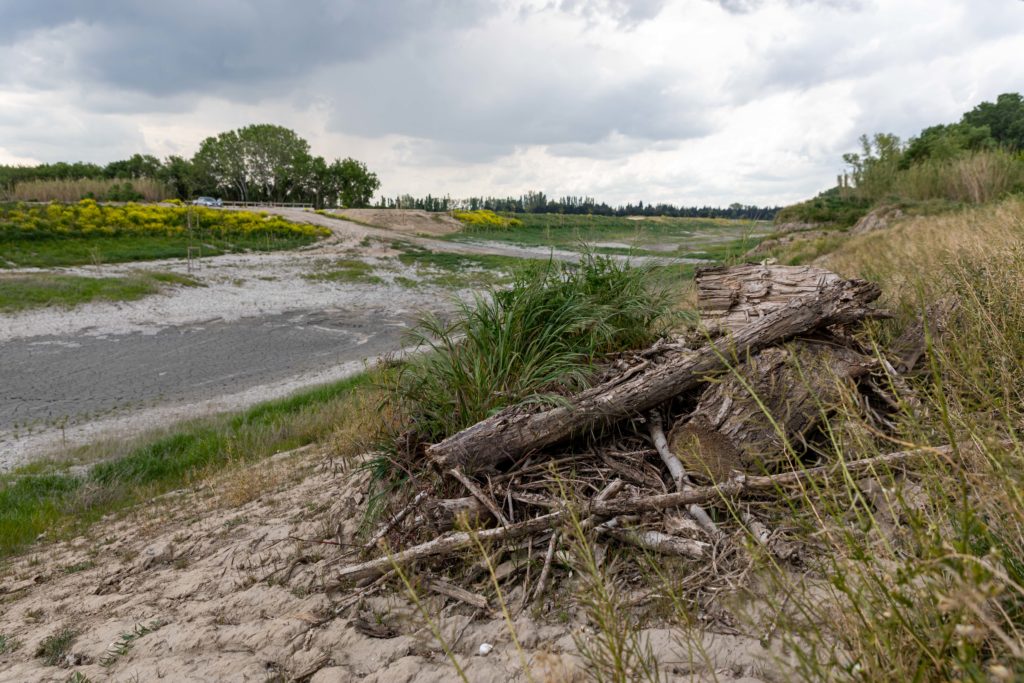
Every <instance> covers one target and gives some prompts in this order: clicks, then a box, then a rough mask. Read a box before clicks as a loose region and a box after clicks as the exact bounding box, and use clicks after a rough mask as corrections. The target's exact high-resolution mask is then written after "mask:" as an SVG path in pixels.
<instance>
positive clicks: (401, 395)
mask: <svg viewBox="0 0 1024 683" xmlns="http://www.w3.org/2000/svg"><path fill="white" fill-rule="evenodd" d="M667 311H668V297H667V296H665V295H664V294H663V293H662V292H660V291H658V290H656V289H654V288H653V287H652V286H651V284H650V282H649V273H648V271H647V270H645V269H640V268H634V267H631V266H629V265H621V264H619V263H617V262H615V261H613V260H611V259H608V258H605V257H601V256H596V255H585V256H584V258H583V260H582V262H581V263H580V264H578V265H570V264H565V263H561V262H556V261H548V262H545V263H543V264H540V265H535V266H534V267H531V268H527V269H524V270H522V271H520V272H519V273H518V274H517V275H516V278H515V280H514V281H513V283H512V285H511V286H510V287H509V288H507V289H496V288H492V289H491V290H489V291H488V292H486V293H485V294H482V295H479V296H477V297H475V298H474V299H473V300H471V301H468V302H463V303H461V304H460V305H459V307H458V309H457V311H456V313H455V314H454V316H453V317H452V318H451V319H450V320H444V319H441V318H438V317H433V316H432V317H426V318H424V319H423V320H422V321H421V322H420V324H419V326H418V327H417V328H416V329H415V330H414V332H413V334H412V341H413V342H414V343H416V344H419V345H421V346H423V347H424V348H425V349H427V353H424V354H422V355H421V356H419V357H417V358H415V359H414V360H411V361H409V362H408V363H407V364H406V365H405V366H404V368H403V370H402V371H401V372H399V373H397V375H396V379H395V381H394V385H393V386H392V387H391V391H392V394H393V397H394V402H395V405H396V406H399V410H400V411H401V412H402V413H403V414H404V415H405V417H406V419H405V420H403V422H404V423H406V424H408V425H411V428H412V430H413V431H414V432H415V434H416V436H417V438H418V439H420V440H424V441H437V440H440V439H442V438H444V437H445V436H448V435H450V434H453V433H455V432H457V431H459V430H461V429H463V428H465V427H468V426H469V425H471V424H474V423H475V422H477V421H479V420H481V419H483V418H485V417H487V416H488V415H490V414H491V413H493V412H494V411H495V410H497V409H499V408H502V407H504V406H507V405H511V404H513V403H518V402H520V401H526V400H536V401H550V400H555V399H554V398H553V397H554V395H557V394H561V393H565V392H570V391H577V390H579V389H581V388H583V387H585V386H587V385H588V384H589V383H590V381H591V380H592V379H593V377H594V374H595V367H594V363H595V362H597V361H599V360H601V359H602V358H603V357H605V356H607V355H608V354H611V353H614V352H616V351H621V350H624V349H629V348H635V347H640V346H643V345H645V344H647V343H649V342H651V341H653V339H654V338H656V336H657V335H658V333H659V331H660V329H661V328H660V324H661V323H662V322H663V321H664V320H665V316H666V314H667Z"/></svg>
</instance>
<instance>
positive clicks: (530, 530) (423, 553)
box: [336, 446, 953, 581]
mask: <svg viewBox="0 0 1024 683" xmlns="http://www.w3.org/2000/svg"><path fill="white" fill-rule="evenodd" d="M952 452H953V448H952V447H951V446H939V447H936V448H917V449H913V450H909V451H898V452H896V453H888V454H885V455H879V456H876V457H873V458H864V459H863V460H855V461H852V462H845V463H837V464H835V465H825V466H821V467H812V468H809V469H805V470H799V471H796V472H787V473H785V474H776V475H773V476H759V477H740V478H737V479H734V480H732V481H728V482H725V483H723V484H719V485H716V486H707V487H703V488H695V489H690V490H688V491H677V492H675V493H665V494H661V495H657V496H644V497H638V498H612V499H609V500H600V501H598V500H595V501H592V502H591V503H590V504H589V505H588V506H587V508H586V510H585V511H586V512H587V513H589V514H591V515H594V516H604V517H613V516H617V515H628V514H636V513H642V512H654V511H658V510H667V509H669V508H675V507H680V506H683V505H693V504H701V503H707V502H711V501H715V500H721V499H723V498H735V497H737V496H740V495H743V494H745V493H752V492H759V491H765V490H776V489H781V488H785V487H787V486H793V485H796V484H799V483H802V482H804V481H806V480H807V479H811V478H814V477H819V476H825V477H828V476H830V475H842V476H844V477H847V478H850V477H853V476H854V475H856V474H859V473H862V472H865V471H868V470H871V469H874V468H876V467H884V466H891V465H897V464H900V463H902V462H904V461H906V460H909V459H911V458H915V457H920V456H923V455H928V454H931V455H934V456H943V455H949V454H950V453H952ZM569 515H570V511H569V510H568V509H566V508H563V509H561V510H557V511H555V512H551V513H548V514H546V515H541V516H540V517H535V518H533V519H529V520H527V521H525V522H519V523H517V524H510V525H509V526H505V527H499V528H497V529H485V530H483V531H473V532H466V531H460V532H450V533H448V534H445V535H444V536H441V537H439V538H436V539H434V540H432V541H428V542H426V543H422V544H420V545H417V546H413V547H412V548H407V549H406V550H403V551H401V552H397V553H394V554H389V555H385V556H384V557H379V558H376V559H373V560H369V561H367V562H362V563H360V564H355V565H350V566H348V567H345V568H343V569H341V570H340V571H339V572H338V574H337V575H336V576H337V579H338V580H339V581H351V580H358V579H363V578H367V577H375V576H378V575H380V574H382V573H384V572H386V571H388V570H389V569H391V568H392V567H393V566H398V565H403V564H407V563H409V562H414V561H417V560H423V559H427V558H430V557H437V556H439V555H448V554H451V553H453V552H455V551H457V550H462V549H464V548H469V547H472V546H473V545H474V544H475V541H474V538H476V539H478V540H479V541H480V542H481V543H488V542H492V541H505V540H510V539H514V538H521V537H523V536H528V535H530V534H534V533H537V532H539V531H545V530H547V529H553V528H556V527H558V526H560V525H561V524H562V523H563V522H565V521H567V520H568V519H569Z"/></svg>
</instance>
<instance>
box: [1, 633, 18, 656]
mask: <svg viewBox="0 0 1024 683" xmlns="http://www.w3.org/2000/svg"><path fill="white" fill-rule="evenodd" d="M20 647H21V641H19V640H18V639H17V638H13V637H11V636H8V635H6V634H4V633H0V655H6V654H9V653H11V652H14V651H15V650H17V649H19V648H20Z"/></svg>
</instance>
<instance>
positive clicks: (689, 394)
mask: <svg viewBox="0 0 1024 683" xmlns="http://www.w3.org/2000/svg"><path fill="white" fill-rule="evenodd" d="M696 284H697V290H698V307H699V310H700V313H701V319H702V324H703V327H702V328H701V330H700V334H698V335H696V336H695V337H694V338H693V339H691V340H689V341H687V340H685V339H682V338H680V339H673V340H662V341H660V342H659V343H657V344H655V345H654V346H653V347H651V348H649V349H647V350H644V351H641V352H637V353H634V354H628V355H624V356H623V357H622V358H620V359H619V360H618V361H616V362H615V363H614V364H612V366H611V367H609V368H607V369H606V373H605V375H604V377H605V379H604V381H602V382H600V383H599V384H597V385H596V386H594V387H592V388H591V389H588V390H586V391H583V392H581V393H579V394H576V395H574V396H568V397H565V398H564V400H561V401H559V402H557V403H555V404H553V405H552V404H545V405H538V404H536V403H533V404H529V405H519V406H513V407H510V408H508V409H506V410H504V411H502V412H500V413H499V414H496V415H494V416H492V417H490V418H488V419H486V420H483V421H481V422H479V423H477V424H476V425H473V426H472V427H469V428H468V429H465V430H464V431H462V432H459V433H457V434H454V435H452V436H451V437H449V438H447V439H445V440H444V441H441V442H440V443H436V444H433V445H430V446H429V447H427V448H426V451H425V454H424V456H425V459H426V461H427V462H429V463H430V465H431V467H430V470H431V471H432V472H433V475H432V476H431V477H422V478H421V479H422V481H423V482H424V483H423V484H422V485H421V486H422V489H423V490H420V491H418V492H417V491H416V490H415V487H413V488H412V490H410V491H409V492H408V496H407V497H406V498H404V500H403V501H402V504H401V506H398V505H396V506H394V507H393V508H392V509H391V510H389V512H388V514H387V517H386V520H385V521H384V522H383V523H382V524H381V525H380V526H379V527H378V528H377V530H376V532H375V533H373V534H372V536H371V538H370V540H369V541H368V542H367V543H366V544H365V546H363V547H362V549H361V553H362V556H361V557H352V558H350V559H349V560H348V563H347V564H346V565H344V566H342V567H340V568H339V569H338V571H337V573H336V577H337V579H338V581H339V585H352V584H355V585H359V586H366V585H368V584H371V583H376V584H377V585H380V582H382V581H384V580H386V575H391V576H393V575H394V573H395V572H396V571H398V570H401V571H403V572H405V571H406V570H407V569H408V568H409V567H411V566H413V565H414V566H415V569H416V572H417V575H419V576H425V577H427V578H426V579H425V581H426V585H428V586H429V587H430V588H431V589H432V590H434V591H435V592H438V593H442V594H444V595H447V596H449V597H452V598H453V599H455V600H458V601H461V602H465V603H468V604H471V605H475V606H477V607H485V606H486V605H487V599H486V598H484V597H483V596H482V595H480V594H479V593H478V592H474V591H473V588H474V586H485V585H492V584H489V582H492V581H503V582H506V585H508V586H510V587H512V586H514V587H517V588H521V591H520V592H519V596H520V600H521V604H525V603H526V602H527V600H528V598H527V596H530V597H529V600H534V601H536V600H540V599H542V598H543V596H544V594H545V591H546V590H550V589H551V586H552V582H553V581H554V577H555V575H556V573H557V570H556V568H557V567H559V566H561V565H560V562H561V560H560V559H559V558H564V557H565V556H566V554H567V553H566V552H565V548H566V547H568V544H569V543H570V542H571V538H570V537H574V536H575V537H578V536H579V535H580V534H581V533H582V534H585V535H586V536H587V538H588V539H591V540H593V541H594V543H596V544H598V545H609V546H615V547H621V548H639V549H640V550H637V552H641V553H647V554H668V555H675V556H681V557H683V558H689V559H691V560H700V561H702V562H703V563H704V564H707V562H708V561H709V560H712V559H713V558H715V557H718V556H719V555H720V554H721V553H722V552H723V548H724V547H726V546H733V547H735V546H737V544H736V543H735V537H736V535H737V534H744V535H745V536H746V538H748V539H753V541H755V542H756V543H758V544H760V545H762V546H764V547H765V549H766V551H767V552H772V553H775V554H776V555H777V556H778V557H780V558H781V559H785V557H784V556H785V550H784V548H783V547H782V545H781V544H778V543H774V544H773V540H776V539H775V537H776V534H775V531H774V530H773V529H771V528H769V526H768V525H766V524H765V523H764V520H763V519H759V518H758V516H757V515H756V514H754V513H752V512H751V510H752V509H753V508H752V507H751V505H750V504H749V502H750V501H756V500H764V499H766V498H768V499H772V498H776V499H777V498H778V497H779V496H784V495H786V491H787V490H788V489H791V488H792V487H794V486H798V485H800V484H802V483H804V482H805V481H806V480H808V479H817V480H821V479H826V478H828V477H829V476H831V475H835V474H836V473H837V471H838V466H837V464H836V463H834V462H830V461H829V460H828V458H827V455H825V453H826V452H827V451H828V449H827V448H820V447H819V446H820V441H821V438H822V435H821V430H820V427H821V425H822V423H823V420H824V419H825V418H826V417H827V416H829V414H830V412H831V411H833V410H835V409H836V408H837V407H838V406H840V405H844V406H850V405H851V402H852V404H853V405H855V407H856V410H858V411H860V412H861V414H862V415H864V416H865V422H866V423H868V424H871V425H874V426H877V427H878V429H880V430H884V429H885V428H886V424H888V422H887V421H888V420H889V418H888V417H887V415H891V414H892V413H893V412H894V411H895V410H897V409H898V407H899V406H901V405H906V401H912V400H913V398H912V396H911V393H910V391H909V389H908V390H906V391H904V389H905V387H906V385H905V383H904V380H903V377H902V375H903V374H904V373H906V372H907V370H908V369H909V368H911V367H913V365H914V364H915V363H916V362H917V359H918V358H919V357H920V355H921V351H920V347H921V346H922V343H923V336H924V335H923V329H922V328H919V329H917V330H916V332H915V331H914V330H911V331H909V332H908V337H907V338H906V339H903V340H901V345H902V348H901V349H900V350H899V353H898V354H897V355H895V356H893V357H892V359H888V358H886V357H884V356H883V355H882V354H878V353H874V352H872V351H871V350H870V349H865V348H862V347H861V346H860V345H859V344H858V342H857V335H856V332H857V331H858V328H859V327H860V326H862V324H863V322H864V321H865V320H867V319H871V318H880V317H885V316H886V314H885V313H884V312H883V311H880V310H878V309H876V308H874V307H872V305H871V304H872V302H873V301H875V300H876V299H877V298H878V296H879V294H880V291H879V289H878V287H877V286H875V285H873V284H871V283H868V282H865V281H861V280H844V279H842V278H840V277H839V276H837V275H836V274H834V273H831V272H828V271H825V270H821V269H818V268H811V267H783V266H771V265H764V264H761V265H744V266H734V267H729V268H726V267H717V268H707V269H703V270H701V271H699V272H698V274H697V278H696ZM915 335H916V336H915ZM832 422H834V421H832ZM863 424H864V423H859V426H860V428H861V429H863V428H864V427H863ZM831 427H832V429H831V430H830V433H829V438H830V439H832V440H835V439H843V438H846V436H850V435H845V436H844V434H843V433H842V432H843V430H842V429H835V427H836V425H835V424H831ZM850 431H851V432H854V431H856V429H855V428H854V427H853V426H852V425H851V430H850ZM837 432H838V433H837ZM853 436H855V435H853ZM851 438H852V437H851ZM833 443H834V442H833ZM938 450H941V449H938ZM929 452H930V453H935V452H936V449H932V450H930V451H929ZM917 455H920V452H918V451H906V452H897V453H891V454H888V455H884V456H877V457H874V458H866V459H862V460H856V459H854V458H850V457H849V455H848V456H847V459H846V461H845V462H844V463H843V464H842V476H844V477H846V478H847V480H848V478H849V477H851V476H855V475H857V474H858V472H864V473H866V472H868V471H870V470H872V469H873V468H876V467H880V466H883V465H885V466H887V465H893V464H897V463H899V462H901V461H903V460H906V459H908V458H911V457H915V456H917ZM427 482H431V483H429V484H428V483H427ZM483 548H488V549H490V550H493V549H495V548H499V549H500V552H496V556H497V557H496V559H495V562H494V563H493V565H492V566H490V567H487V566H484V567H483V568H480V566H479V565H480V559H481V552H479V551H480V550H481V549H483ZM490 550H489V551H488V552H490ZM474 566H475V568H476V570H475V571H474ZM488 570H489V571H488ZM442 575H445V576H447V577H448V578H447V579H443V578H441V576H442ZM512 582H515V583H512ZM457 584H460V585H457Z"/></svg>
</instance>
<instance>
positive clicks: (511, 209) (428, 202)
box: [375, 192, 778, 220]
mask: <svg viewBox="0 0 1024 683" xmlns="http://www.w3.org/2000/svg"><path fill="white" fill-rule="evenodd" d="M375 206H376V207H377V208H382V209H421V210H423V211H456V210H458V211H477V210H480V209H487V210H490V211H497V212H504V213H563V214H582V215H595V216H671V217H684V218H733V219H748V220H771V219H772V218H774V216H775V212H776V211H778V207H762V206H753V205H748V204H740V203H734V204H730V205H729V206H727V207H716V206H677V205H675V204H667V203H658V204H645V203H644V202H642V201H640V202H637V203H635V204H634V203H632V202H629V203H626V204H619V205H617V206H612V205H609V204H607V203H605V202H598V201H597V200H595V199H594V198H593V197H573V196H569V197H560V198H558V199H549V198H548V197H547V195H545V194H544V193H543V192H527V193H525V194H523V195H520V196H518V197H469V198H466V199H453V198H452V197H449V196H445V197H435V196H433V195H429V194H428V195H427V196H425V197H413V196H412V195H408V194H405V195H399V196H397V197H381V198H380V199H379V200H378V201H377V203H376V204H375Z"/></svg>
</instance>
